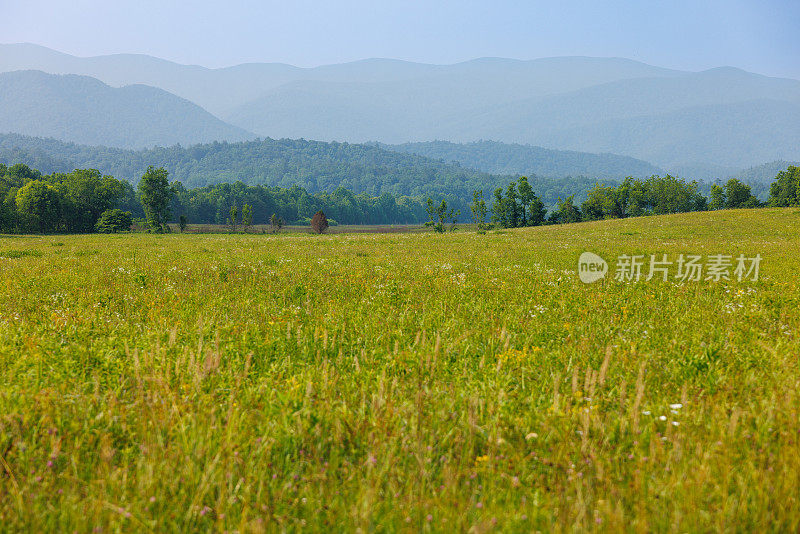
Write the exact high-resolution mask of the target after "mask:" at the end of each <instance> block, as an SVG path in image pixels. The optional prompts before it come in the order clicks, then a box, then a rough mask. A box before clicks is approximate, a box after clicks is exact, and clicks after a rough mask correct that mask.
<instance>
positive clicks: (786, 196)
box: [768, 165, 800, 207]
mask: <svg viewBox="0 0 800 534" xmlns="http://www.w3.org/2000/svg"><path fill="white" fill-rule="evenodd" d="M768 202H769V205H770V206H777V207H787V206H800V167H795V166H794V165H790V166H789V167H788V168H787V169H786V170H785V171H781V172H779V173H778V175H777V176H776V177H775V181H774V182H772V184H771V185H770V186H769V201H768Z"/></svg>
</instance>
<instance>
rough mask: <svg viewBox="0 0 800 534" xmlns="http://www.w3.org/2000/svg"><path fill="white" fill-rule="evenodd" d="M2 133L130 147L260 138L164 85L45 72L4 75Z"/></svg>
mask: <svg viewBox="0 0 800 534" xmlns="http://www.w3.org/2000/svg"><path fill="white" fill-rule="evenodd" d="M0 132H14V133H19V134H24V135H32V136H45V137H54V138H58V139H63V140H68V141H74V142H77V143H84V144H91V145H107V146H117V147H125V148H142V147H150V146H156V145H161V146H164V145H172V144H176V143H199V142H206V141H213V140H217V139H227V140H244V139H249V138H253V137H255V135H253V134H251V133H249V132H247V131H245V130H243V129H241V128H238V127H235V126H231V125H229V124H226V123H224V122H222V121H221V120H220V119H218V118H216V117H214V116H213V115H211V114H210V113H208V112H207V111H205V110H204V109H202V108H201V107H199V106H198V105H197V104H193V103H192V102H189V101H188V100H185V99H182V98H179V97H177V96H175V95H173V94H170V93H168V92H166V91H164V90H162V89H157V88H154V87H148V86H146V85H128V86H125V87H121V88H112V87H109V86H108V85H106V84H104V83H102V82H100V81H99V80H96V79H94V78H89V77H87V76H78V75H74V74H69V75H54V74H46V73H44V72H41V71H15V72H7V73H0Z"/></svg>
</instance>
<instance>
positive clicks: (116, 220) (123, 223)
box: [95, 209, 133, 234]
mask: <svg viewBox="0 0 800 534" xmlns="http://www.w3.org/2000/svg"><path fill="white" fill-rule="evenodd" d="M132 225H133V219H132V218H131V212H129V211H122V210H121V209H113V210H106V211H104V212H103V213H101V214H100V218H99V219H97V223H96V224H95V229H96V230H97V231H98V232H100V233H101V234H116V233H117V232H124V231H128V230H130V229H131V226H132Z"/></svg>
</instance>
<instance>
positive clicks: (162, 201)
mask: <svg viewBox="0 0 800 534" xmlns="http://www.w3.org/2000/svg"><path fill="white" fill-rule="evenodd" d="M168 176H169V173H168V172H167V170H166V169H164V168H163V167H159V168H157V169H156V168H155V167H153V166H152V165H150V166H149V167H147V171H146V172H145V173H144V175H142V179H141V180H140V181H139V201H140V202H141V203H142V208H143V209H144V213H145V217H146V218H147V224H148V226H150V228H151V229H152V230H154V231H156V232H163V231H164V225H165V224H166V223H167V220H168V219H169V215H170V212H169V204H170V200H172V195H173V191H172V188H171V187H170V186H169V180H168V178H167V177H168Z"/></svg>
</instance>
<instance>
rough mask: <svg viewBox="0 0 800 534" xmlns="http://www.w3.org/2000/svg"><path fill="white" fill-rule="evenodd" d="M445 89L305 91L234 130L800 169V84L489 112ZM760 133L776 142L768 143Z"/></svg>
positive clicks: (692, 81)
mask: <svg viewBox="0 0 800 534" xmlns="http://www.w3.org/2000/svg"><path fill="white" fill-rule="evenodd" d="M439 88H440V86H437V85H436V84H432V82H430V80H419V81H417V82H416V83H414V84H411V85H403V84H396V83H370V84H367V83H347V84H345V83H340V84H332V83H327V82H307V81H306V82H294V83H292V84H287V85H284V86H281V87H279V88H277V89H274V90H273V91H271V92H270V93H269V94H268V96H265V97H264V98H261V99H259V100H257V101H254V102H251V103H249V104H247V105H244V106H241V107H240V108H239V109H238V110H237V111H236V112H234V113H233V114H231V115H230V116H229V120H230V122H232V123H236V124H240V125H242V126H243V127H246V128H247V129H249V130H252V131H255V132H257V133H259V134H262V135H269V136H275V137H280V136H291V137H310V138H314V139H324V140H346V141H353V142H365V141H369V140H379V141H382V142H388V143H393V144H400V143H403V142H408V141H427V140H430V139H445V140H450V141H459V142H470V141H477V140H481V139H494V140H498V141H504V142H514V143H523V144H532V145H539V146H544V147H548V148H555V149H568V150H576V151H581V152H612V153H616V154H623V155H627V156H632V157H636V158H640V159H644V160H647V161H651V162H653V163H654V164H656V165H658V166H660V167H662V168H665V167H678V168H689V167H691V168H697V167H696V165H697V164H702V166H704V168H707V169H711V168H721V167H724V168H728V169H730V168H741V167H745V166H750V165H754V164H758V163H760V162H763V161H767V160H772V159H775V158H780V157H782V158H800V139H798V138H797V137H794V136H793V135H794V134H792V133H791V132H793V131H794V128H792V127H790V128H789V129H788V130H787V131H785V132H783V134H782V135H780V134H778V133H777V132H778V131H779V130H780V129H781V128H782V127H783V126H782V125H783V124H784V123H786V120H785V118H784V117H783V116H782V114H783V113H784V112H785V113H788V114H789V116H793V110H794V109H795V106H796V105H797V104H800V82H798V81H795V80H785V79H778V78H768V77H765V76H759V75H755V74H751V73H747V72H744V71H741V70H738V69H731V68H722V69H712V70H710V71H705V72H700V73H690V74H681V75H679V76H668V77H659V78H653V77H648V78H638V79H629V80H622V81H614V82H610V83H605V84H600V85H595V86H592V87H588V88H583V89H580V90H577V91H572V92H568V93H563V94H558V95H551V96H539V97H535V98H526V99H523V100H518V101H513V102H506V103H500V104H492V105H490V106H487V107H484V108H480V107H478V106H475V105H474V103H475V102H481V101H485V100H482V99H483V98H484V96H481V95H483V93H481V91H482V89H481V88H480V87H477V88H475V87H472V86H470V85H468V84H465V85H463V86H460V89H458V90H456V89H453V90H446V91H442V92H441V93H438V92H437V90H438V89H439ZM486 92H487V94H488V93H489V92H490V91H488V89H487V91H486ZM476 94H477V95H478V96H476ZM755 101H763V102H766V101H773V102H775V104H774V105H772V106H768V105H766V104H763V103H762V104H761V106H760V107H761V109H762V110H763V111H764V114H763V115H759V114H758V113H756V112H755V110H753V109H751V110H750V111H746V110H747V109H748V108H752V106H753V104H752V102H755ZM701 108H703V110H702V111H700V109H701ZM756 132H763V133H764V134H765V136H761V137H760V138H757V136H756ZM759 135H760V134H759ZM670 147H672V148H670Z"/></svg>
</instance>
